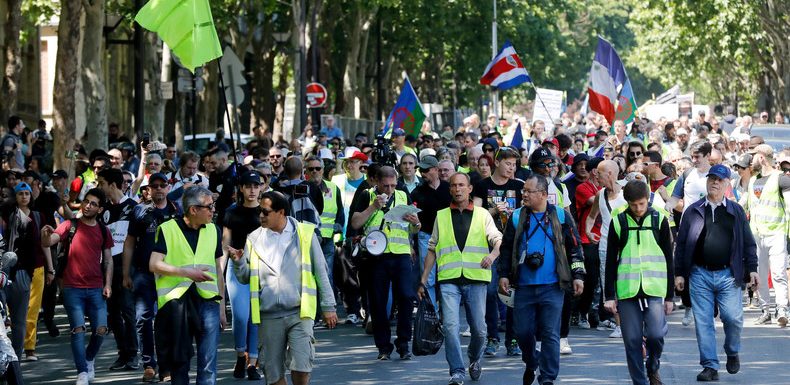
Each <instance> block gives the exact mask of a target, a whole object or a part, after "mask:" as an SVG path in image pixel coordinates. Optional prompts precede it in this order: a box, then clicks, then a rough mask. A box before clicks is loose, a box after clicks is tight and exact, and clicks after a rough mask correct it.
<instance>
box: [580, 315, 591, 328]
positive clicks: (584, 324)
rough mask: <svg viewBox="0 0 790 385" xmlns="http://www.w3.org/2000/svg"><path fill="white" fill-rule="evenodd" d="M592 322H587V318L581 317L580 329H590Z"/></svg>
mask: <svg viewBox="0 0 790 385" xmlns="http://www.w3.org/2000/svg"><path fill="white" fill-rule="evenodd" d="M589 328H590V322H589V321H587V317H579V329H589Z"/></svg>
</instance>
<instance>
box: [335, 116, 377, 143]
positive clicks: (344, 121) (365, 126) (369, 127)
mask: <svg viewBox="0 0 790 385" xmlns="http://www.w3.org/2000/svg"><path fill="white" fill-rule="evenodd" d="M335 121H336V122H337V126H338V127H340V130H342V131H343V136H344V137H345V138H346V139H351V140H352V141H353V140H354V136H355V135H356V134H357V133H359V132H363V133H365V135H367V136H368V138H369V139H371V140H372V138H374V137H375V136H376V132H377V131H379V130H380V129H381V127H383V126H384V122H383V121H380V120H379V121H376V120H365V119H354V118H347V117H345V116H335Z"/></svg>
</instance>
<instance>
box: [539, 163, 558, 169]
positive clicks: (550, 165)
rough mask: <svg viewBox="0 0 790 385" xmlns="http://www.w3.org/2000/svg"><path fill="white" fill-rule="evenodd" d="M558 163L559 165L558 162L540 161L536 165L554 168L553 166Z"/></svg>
mask: <svg viewBox="0 0 790 385" xmlns="http://www.w3.org/2000/svg"><path fill="white" fill-rule="evenodd" d="M556 165H557V164H556V163H554V162H550V163H538V164H536V165H535V166H536V167H540V168H552V167H554V166H556Z"/></svg>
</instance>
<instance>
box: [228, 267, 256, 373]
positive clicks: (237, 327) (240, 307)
mask: <svg viewBox="0 0 790 385" xmlns="http://www.w3.org/2000/svg"><path fill="white" fill-rule="evenodd" d="M225 275H226V277H225V287H227V288H228V298H229V299H230V311H231V313H232V314H233V342H234V346H235V349H236V353H245V352H246V353H249V357H250V361H253V360H255V359H256V358H258V326H257V325H253V324H252V317H250V310H251V308H250V285H249V284H247V285H245V284H242V283H240V282H239V280H238V279H236V274H233V269H232V268H228V269H227V272H226V274H225Z"/></svg>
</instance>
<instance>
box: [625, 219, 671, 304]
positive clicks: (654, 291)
mask: <svg viewBox="0 0 790 385" xmlns="http://www.w3.org/2000/svg"><path fill="white" fill-rule="evenodd" d="M654 212H655V213H656V214H653V213H654ZM646 215H647V217H646V218H645V219H644V221H643V222H642V225H641V226H639V225H638V224H637V223H636V221H635V220H634V218H633V217H632V216H631V215H629V214H628V213H626V212H622V213H619V214H617V215H613V216H612V226H614V231H615V234H617V237H618V238H619V239H622V237H623V236H626V237H628V239H627V240H626V243H625V246H624V247H623V250H622V251H621V254H620V262H619V264H618V265H617V285H616V289H617V298H618V299H628V298H633V297H635V296H636V295H637V294H638V293H639V288H640V287H641V288H642V291H644V293H645V294H647V295H648V296H651V297H660V298H664V296H666V294H667V263H666V259H665V257H664V251H663V250H661V247H660V246H659V244H658V240H657V239H656V238H655V236H654V231H653V230H654V228H653V227H654V226H655V227H656V228H660V226H661V222H663V220H664V214H663V213H662V212H661V211H651V210H648V212H647V214H646ZM621 216H625V219H626V224H627V226H628V228H627V229H625V233H624V232H623V229H622V228H621V227H620V218H621ZM653 221H655V222H656V223H653Z"/></svg>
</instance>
